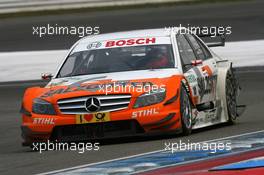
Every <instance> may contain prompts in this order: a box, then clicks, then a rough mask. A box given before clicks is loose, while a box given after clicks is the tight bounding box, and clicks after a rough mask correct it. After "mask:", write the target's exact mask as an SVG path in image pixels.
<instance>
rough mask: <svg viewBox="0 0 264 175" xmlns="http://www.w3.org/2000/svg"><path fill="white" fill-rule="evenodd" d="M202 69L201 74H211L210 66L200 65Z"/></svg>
mask: <svg viewBox="0 0 264 175" xmlns="http://www.w3.org/2000/svg"><path fill="white" fill-rule="evenodd" d="M202 71H203V74H204V75H205V76H209V77H210V76H212V75H213V72H212V70H211V69H210V67H209V66H208V65H206V66H203V67H202Z"/></svg>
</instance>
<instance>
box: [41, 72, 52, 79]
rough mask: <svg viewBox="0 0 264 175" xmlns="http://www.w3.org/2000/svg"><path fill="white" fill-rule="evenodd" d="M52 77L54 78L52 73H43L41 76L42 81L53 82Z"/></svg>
mask: <svg viewBox="0 0 264 175" xmlns="http://www.w3.org/2000/svg"><path fill="white" fill-rule="evenodd" d="M52 77H53V75H52V73H42V74H41V79H42V80H51V78H52Z"/></svg>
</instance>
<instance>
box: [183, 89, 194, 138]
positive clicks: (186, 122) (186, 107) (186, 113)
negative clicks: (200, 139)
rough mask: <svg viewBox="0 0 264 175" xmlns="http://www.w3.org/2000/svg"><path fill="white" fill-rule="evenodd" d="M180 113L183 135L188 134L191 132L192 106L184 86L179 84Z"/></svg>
mask: <svg viewBox="0 0 264 175" xmlns="http://www.w3.org/2000/svg"><path fill="white" fill-rule="evenodd" d="M180 113H181V125H182V132H183V134H184V135H189V134H191V132H192V106H191V102H190V98H189V95H188V93H187V91H186V88H185V87H184V86H181V93H180Z"/></svg>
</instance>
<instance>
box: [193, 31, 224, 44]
mask: <svg viewBox="0 0 264 175" xmlns="http://www.w3.org/2000/svg"><path fill="white" fill-rule="evenodd" d="M197 36H198V37H200V38H201V39H202V40H203V41H204V42H205V44H206V45H207V46H208V47H219V46H225V40H226V37H225V34H216V35H215V34H197ZM215 38H216V39H218V40H219V39H220V41H216V42H210V40H212V39H215Z"/></svg>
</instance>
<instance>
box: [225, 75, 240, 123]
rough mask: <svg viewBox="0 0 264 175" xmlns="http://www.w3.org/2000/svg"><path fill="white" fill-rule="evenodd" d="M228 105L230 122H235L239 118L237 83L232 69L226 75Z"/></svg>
mask: <svg viewBox="0 0 264 175" xmlns="http://www.w3.org/2000/svg"><path fill="white" fill-rule="evenodd" d="M226 105H227V112H228V123H229V124H234V123H235V121H236V118H237V85H236V79H235V76H234V74H233V72H232V71H231V70H230V71H229V72H228V73H227V76H226Z"/></svg>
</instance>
